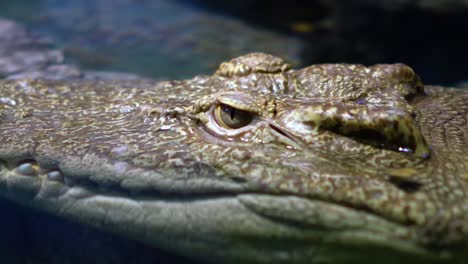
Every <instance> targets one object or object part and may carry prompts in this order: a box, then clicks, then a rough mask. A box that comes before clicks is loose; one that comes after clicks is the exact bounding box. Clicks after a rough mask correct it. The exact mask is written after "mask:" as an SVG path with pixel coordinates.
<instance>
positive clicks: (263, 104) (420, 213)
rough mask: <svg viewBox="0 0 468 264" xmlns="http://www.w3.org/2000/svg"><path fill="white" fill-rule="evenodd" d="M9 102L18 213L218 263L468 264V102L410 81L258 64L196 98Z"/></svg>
mask: <svg viewBox="0 0 468 264" xmlns="http://www.w3.org/2000/svg"><path fill="white" fill-rule="evenodd" d="M0 87H1V90H0V114H1V119H0V159H1V160H2V162H3V166H2V169H1V172H0V194H1V195H3V196H5V197H7V198H9V199H11V200H15V201H17V202H20V203H23V204H27V205H30V206H34V207H37V208H41V209H43V210H47V211H50V212H52V213H54V214H58V215H61V216H64V217H67V218H70V219H75V220H76V221H79V222H83V223H87V224H90V225H93V226H96V227H99V228H103V229H106V230H109V231H111V232H114V233H118V234H122V235H124V236H128V237H132V238H136V239H139V240H142V241H145V242H147V243H150V244H152V245H155V246H157V247H163V248H167V249H170V250H174V251H176V252H180V253H181V254H184V255H188V256H193V257H196V258H200V259H205V260H209V261H215V262H216V261H219V260H224V261H227V262H233V263H239V262H243V263H248V262H252V263H262V262H265V263H267V262H272V261H273V262H277V263H282V262H284V263H330V262H331V263H348V262H353V261H358V263H366V262H369V263H373V262H374V261H376V260H378V261H379V262H381V263H387V262H388V263H394V262H395V261H399V262H405V261H407V262H408V263H414V262H415V261H421V263H428V262H430V261H434V262H439V261H440V262H443V261H447V262H451V263H462V260H463V258H466V257H467V255H466V254H467V253H465V252H466V251H467V245H468V200H467V198H466V191H467V187H468V155H467V154H466V153H468V143H467V142H468V132H467V131H468V130H467V128H468V125H467V116H468V93H466V92H465V91H457V90H453V89H444V88H441V87H428V86H426V87H424V86H423V85H422V83H421V81H420V80H419V78H418V77H417V75H416V74H415V73H414V72H413V70H411V69H410V68H409V67H408V66H405V65H402V64H394V65H375V66H372V67H364V66H362V65H348V64H323V65H313V66H310V67H307V68H304V69H301V70H290V67H289V65H287V64H286V63H285V62H284V61H283V60H281V59H279V58H276V57H273V56H271V55H267V54H262V53H252V54H248V55H245V56H242V57H239V58H236V59H233V60H232V61H230V62H226V63H223V64H221V66H220V68H219V69H218V71H217V72H216V73H215V74H214V75H213V76H197V77H195V78H193V79H191V80H186V81H169V82H157V83H154V82H142V81H140V82H139V81H118V82H112V81H88V82H86V81H69V82H53V81H41V80H16V81H1V82H0ZM220 109H221V110H220ZM226 109H227V110H226ZM222 111H225V112H226V111H227V116H230V117H231V118H232V119H236V118H238V117H239V116H240V115H241V114H240V113H243V115H244V117H245V116H248V118H246V119H245V120H246V122H244V123H243V124H242V126H240V127H236V128H229V126H226V125H225V124H223V122H222V121H223V119H222V118H221V117H220V115H219V113H220V112H222ZM245 120H244V121H245ZM383 256H384V257H383Z"/></svg>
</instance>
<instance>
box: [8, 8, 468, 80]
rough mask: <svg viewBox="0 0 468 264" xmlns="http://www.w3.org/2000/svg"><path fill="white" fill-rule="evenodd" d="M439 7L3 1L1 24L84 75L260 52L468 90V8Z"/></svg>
mask: <svg viewBox="0 0 468 264" xmlns="http://www.w3.org/2000/svg"><path fill="white" fill-rule="evenodd" d="M363 2H367V3H369V4H367V5H364V4H359V3H363ZM386 2H391V3H394V4H392V5H385V4H384V3H386ZM416 2H418V3H423V4H424V3H426V5H423V4H421V5H416V4H414V3H416ZM434 2H435V1H403V0H402V1H383V0H379V1H364V0H361V1H300V0H291V1H287V3H286V2H285V1H284V0H271V1H267V0H256V1H233V0H230V1H212V0H151V1H150V0H80V1H77V0H35V1H34V0H29V1H28V0H3V1H1V2H0V16H4V17H10V18H14V19H16V20H17V21H21V22H24V23H26V24H27V25H28V26H29V27H30V28H31V29H32V30H34V31H39V32H41V33H44V34H45V35H47V36H49V37H51V38H52V39H53V40H54V42H55V43H57V45H58V46H59V47H60V48H61V49H64V50H65V52H66V59H67V62H69V63H74V64H78V65H79V66H80V67H82V68H85V69H95V70H110V71H123V72H133V73H138V74H141V75H144V76H148V77H152V78H161V79H180V78H189V77H191V76H193V75H196V74H210V73H212V72H213V71H214V70H215V69H216V67H217V66H218V65H219V63H220V62H221V61H224V60H227V59H230V58H232V57H235V56H238V55H241V54H245V53H247V52H252V51H263V52H270V53H273V54H275V55H277V56H281V57H283V58H285V59H287V60H289V61H291V62H293V64H294V65H295V66H301V65H308V64H313V63H323V62H348V63H362V64H367V65H369V64H375V63H394V62H403V63H406V64H408V65H410V66H411V67H413V68H414V69H415V70H416V72H417V73H418V74H419V75H420V76H421V77H422V79H423V81H424V82H425V83H428V84H444V85H453V84H457V83H459V82H462V81H466V80H468V72H467V69H468V67H467V66H468V49H467V48H466V47H467V46H468V38H466V36H467V35H468V19H466V17H467V15H468V11H467V9H468V8H466V6H464V7H465V8H463V6H462V7H457V6H454V5H449V4H443V3H445V2H440V3H439V4H437V5H436V4H432V5H430V4H429V3H434ZM448 2H449V1H447V3H448ZM450 2H457V1H450ZM458 2H462V1H458ZM410 3H413V4H410Z"/></svg>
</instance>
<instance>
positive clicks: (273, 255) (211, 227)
mask: <svg viewBox="0 0 468 264" xmlns="http://www.w3.org/2000/svg"><path fill="white" fill-rule="evenodd" d="M0 194H1V195H3V196H5V197H6V198H8V199H10V200H13V201H15V202H18V203H20V204H23V205H27V206H32V207H35V208H38V209H40V210H44V211H47V212H50V213H52V214H54V215H58V216H60V217H65V218H67V219H71V220H72V221H76V222H79V223H84V224H87V225H91V226H94V227H97V228H99V229H103V230H107V231H110V232H112V233H115V234H118V235H122V236H125V237H129V238H133V239H136V240H140V241H143V242H145V243H148V244H151V245H153V246H155V247H160V248H165V249H168V250H171V251H175V252H179V253H181V254H183V255H188V256H192V257H194V258H201V259H207V260H210V261H219V260H226V259H227V260H230V262H233V263H235V262H239V261H241V262H243V263H248V262H260V263H261V262H264V263H268V262H271V261H274V262H275V263H282V262H284V263H303V262H304V263H309V262H311V260H316V261H317V262H319V263H320V262H321V261H332V262H333V263H342V262H343V263H344V262H349V261H350V259H355V260H356V261H360V263H365V262H363V261H364V259H366V260H367V261H374V260H376V259H377V258H378V257H379V255H378V254H377V253H379V254H380V253H385V254H388V253H389V252H392V254H391V256H392V257H391V258H389V263H392V262H391V261H396V260H398V259H399V258H405V259H407V258H411V259H413V260H419V259H421V260H425V261H427V260H430V259H432V258H434V259H438V258H439V257H440V256H436V255H433V254H431V253H430V252H428V251H426V250H425V249H424V248H421V247H419V246H418V245H417V244H416V243H415V241H414V240H413V238H414V235H415V234H413V233H412V231H411V230H410V229H409V228H408V227H405V226H402V225H399V224H396V223H392V222H389V221H387V220H385V219H383V218H381V217H378V216H374V215H372V214H369V213H366V212H363V211H359V210H355V209H352V208H347V207H343V206H339V205H335V204H330V203H326V202H321V201H316V200H310V199H306V198H300V197H295V196H287V195H284V196H275V195H268V194H256V193H244V194H233V193H226V194H215V195H203V194H195V195H180V196H174V195H172V196H169V195H158V196H151V195H141V196H139V195H133V196H132V195H123V194H122V193H118V192H117V193H116V192H112V191H109V190H98V189H93V188H89V186H79V185H74V186H67V185H66V184H63V183H60V182H54V181H50V180H46V179H43V178H39V177H30V176H23V175H16V174H15V173H11V172H10V173H7V172H6V169H5V168H3V170H2V172H1V173H0ZM356 252H362V253H363V254H356ZM363 256H366V258H363ZM373 257H375V259H372V258H373ZM390 260H391V261H390Z"/></svg>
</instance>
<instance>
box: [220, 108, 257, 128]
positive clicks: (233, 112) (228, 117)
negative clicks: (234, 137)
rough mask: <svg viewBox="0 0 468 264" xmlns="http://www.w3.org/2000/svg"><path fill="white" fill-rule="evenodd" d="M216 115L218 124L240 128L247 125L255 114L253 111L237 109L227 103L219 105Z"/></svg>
mask: <svg viewBox="0 0 468 264" xmlns="http://www.w3.org/2000/svg"><path fill="white" fill-rule="evenodd" d="M215 115H216V120H217V122H218V125H220V126H222V127H224V128H229V129H238V128H241V127H244V126H247V125H249V124H250V123H251V122H252V120H253V114H252V113H251V112H248V111H244V110H241V109H237V108H235V107H232V106H230V105H227V104H220V105H218V106H217V107H216V111H215Z"/></svg>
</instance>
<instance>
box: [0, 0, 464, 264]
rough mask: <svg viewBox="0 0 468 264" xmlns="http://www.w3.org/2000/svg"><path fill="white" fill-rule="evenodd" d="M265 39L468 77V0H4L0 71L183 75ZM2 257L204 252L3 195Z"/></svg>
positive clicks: (455, 82) (147, 257) (303, 53)
mask: <svg viewBox="0 0 468 264" xmlns="http://www.w3.org/2000/svg"><path fill="white" fill-rule="evenodd" d="M253 51H261V52H268V53H272V54H274V55H276V56H280V57H282V58H284V59H286V60H288V61H289V62H290V63H292V64H293V65H294V67H296V68H298V67H301V66H306V65H310V64H315V63H330V62H346V63H361V64H365V65H370V64H375V63H394V62H402V63H406V64H408V65H410V66H411V67H412V68H413V69H415V71H416V72H417V73H418V74H419V75H420V76H421V77H422V79H423V82H424V83H426V84H442V85H450V86H459V87H468V67H467V66H468V0H446V1H444V0H355V1H349V0H309V1H299V0H287V1H285V0H250V1H246V0H244V1H243V0H223V1H215V0H192V1H189V0H29V1H28V0H1V1H0V78H19V77H21V76H24V75H27V76H32V77H43V76H46V77H48V78H57V79H61V78H98V79H103V78H109V79H115V78H142V77H143V78H152V79H158V80H163V79H183V78H191V77H192V76H194V75H198V74H211V73H213V72H214V70H215V69H216V68H217V66H218V65H219V64H220V62H222V61H225V60H229V59H231V58H233V57H236V56H239V55H242V54H245V53H248V52H253ZM0 211H1V212H2V213H1V215H2V217H0V263H32V264H36V263H37V264H38V263H47V264H50V263H195V262H189V260H186V259H184V258H181V257H179V256H175V255H173V254H168V253H166V252H159V251H156V250H155V249H154V248H151V247H147V246H145V245H143V244H140V243H136V242H133V241H128V240H125V239H122V238H119V237H115V236H112V235H109V234H105V233H101V232H99V231H96V230H93V229H91V228H87V227H83V226H80V225H77V224H75V223H72V222H67V221H63V220H61V219H58V218H54V217H52V216H48V215H46V214H43V213H40V212H35V211H33V210H31V209H27V208H22V207H19V206H15V205H13V204H11V203H9V202H7V201H5V200H2V199H0Z"/></svg>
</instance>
